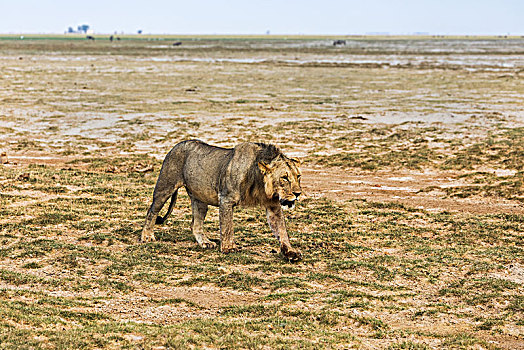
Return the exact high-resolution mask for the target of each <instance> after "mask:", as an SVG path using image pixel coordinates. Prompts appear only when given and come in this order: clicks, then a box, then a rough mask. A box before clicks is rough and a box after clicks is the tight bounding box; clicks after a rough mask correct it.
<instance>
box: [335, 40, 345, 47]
mask: <svg viewBox="0 0 524 350" xmlns="http://www.w3.org/2000/svg"><path fill="white" fill-rule="evenodd" d="M338 45H346V40H335V41H333V46H338Z"/></svg>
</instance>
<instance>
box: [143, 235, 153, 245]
mask: <svg viewBox="0 0 524 350" xmlns="http://www.w3.org/2000/svg"><path fill="white" fill-rule="evenodd" d="M140 241H141V242H142V243H149V242H154V241H156V238H155V236H154V235H142V238H140Z"/></svg>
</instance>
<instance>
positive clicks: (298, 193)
mask: <svg viewBox="0 0 524 350" xmlns="http://www.w3.org/2000/svg"><path fill="white" fill-rule="evenodd" d="M301 193H302V192H293V194H294V195H295V197H297V198H298V196H300V194H301Z"/></svg>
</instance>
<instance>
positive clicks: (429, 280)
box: [0, 39, 524, 349]
mask: <svg viewBox="0 0 524 350" xmlns="http://www.w3.org/2000/svg"><path fill="white" fill-rule="evenodd" d="M0 45H1V47H2V57H0V71H2V72H3V74H2V76H1V77H0V102H1V103H0V153H2V152H5V153H6V156H4V162H7V163H6V164H3V165H0V195H1V196H0V200H1V202H0V204H1V211H0V215H1V216H0V233H1V235H0V238H1V240H2V241H1V242H2V245H3V248H1V249H0V302H1V303H0V304H1V305H0V315H1V316H2V319H3V321H1V322H0V343H1V344H5V345H3V346H5V347H6V348H18V347H20V346H22V347H36V348H49V347H50V348H60V347H62V348H64V347H65V348H81V347H84V348H121V347H129V348H134V347H143V348H188V347H189V348H202V347H207V348H268V349H269V348H296V347H304V348H364V349H368V348H369V349H374V348H377V349H378V348H391V349H400V348H409V349H424V348H475V349H480V348H494V349H495V348H507V349H515V348H519V347H524V338H523V337H524V329H523V327H524V325H523V323H522V319H523V318H522V316H523V312H524V309H523V302H524V300H523V299H522V294H523V291H524V286H523V283H524V268H523V266H524V261H523V254H522V253H523V250H522V249H523V247H522V239H523V237H522V232H523V231H524V226H523V222H524V221H523V215H524V206H523V203H524V187H523V176H524V174H523V169H524V153H523V152H524V114H523V112H522V111H523V109H522V107H523V101H524V99H523V98H522V97H523V96H524V84H522V77H523V73H522V72H523V69H524V58H523V57H524V52H522V39H511V40H502V39H492V40H470V39H461V40H459V39H456V40H429V39H428V40H411V39H402V40H400V39H399V40H365V39H361V40H354V41H349V43H348V45H347V46H345V47H336V48H335V47H332V45H331V41H329V40H327V39H318V40H299V39H293V40H277V39H274V40H247V39H242V40H240V39H239V40H200V41H187V42H186V41H184V42H183V45H181V46H179V47H178V46H177V47H173V46H172V45H170V43H169V42H168V41H167V42H166V41H122V42H120V43H109V42H106V41H103V42H102V41H97V42H94V43H93V42H83V41H71V40H34V41H13V40H10V41H7V40H3V41H0ZM188 138H199V139H201V140H204V141H207V142H210V143H213V144H216V145H219V146H224V147H231V146H234V145H235V144H237V143H239V142H244V141H263V142H271V143H275V144H277V145H279V146H281V147H282V148H283V149H284V151H285V152H286V153H287V154H289V155H293V156H297V157H300V158H302V160H303V161H304V165H303V167H302V169H303V187H304V192H305V198H304V200H303V202H302V203H301V204H300V205H299V206H298V207H297V209H296V210H295V211H294V212H289V213H287V222H288V226H289V230H290V232H291V235H292V237H293V238H292V239H293V244H295V245H296V246H298V247H299V248H300V249H301V250H302V251H303V253H304V261H303V262H301V263H299V264H289V263H287V262H285V261H284V260H283V259H282V257H281V256H280V255H279V254H278V252H277V249H276V243H275V242H274V241H273V239H272V237H271V235H270V234H269V229H268V228H267V224H265V222H264V215H263V213H260V211H258V210H256V209H246V210H241V211H239V212H238V213H237V218H236V219H235V226H236V232H237V233H236V237H237V241H238V243H239V244H240V246H241V247H242V251H241V252H239V253H235V254H231V255H227V256H225V255H222V254H220V253H219V252H218V251H204V250H201V249H199V248H198V247H197V246H196V244H195V242H194V240H193V238H192V236H191V233H190V231H189V224H190V221H191V218H190V209H189V201H188V198H187V197H186V196H182V198H181V200H180V203H179V204H177V207H176V208H175V210H174V213H173V216H172V217H173V218H172V219H170V221H169V222H168V223H167V224H166V225H163V226H160V227H157V228H156V229H155V230H156V233H157V238H158V239H159V242H157V243H151V244H140V243H139V242H138V237H139V232H140V228H141V225H142V220H143V216H144V214H145V210H146V209H147V206H148V205H149V201H150V196H151V192H152V189H153V186H154V183H155V180H156V175H157V172H158V170H159V167H160V164H161V160H162V158H163V156H164V155H165V154H166V153H167V152H168V151H169V149H170V148H171V147H172V146H173V145H174V144H176V143H177V142H179V141H182V140H185V139H188ZM217 214H218V213H217V211H216V210H210V213H209V215H208V218H207V220H206V226H207V227H208V230H209V232H210V233H209V235H210V238H211V239H214V240H218V239H219V234H218V215H217Z"/></svg>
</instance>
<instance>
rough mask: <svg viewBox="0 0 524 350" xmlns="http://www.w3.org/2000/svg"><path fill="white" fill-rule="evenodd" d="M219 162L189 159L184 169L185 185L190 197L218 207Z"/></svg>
mask: <svg viewBox="0 0 524 350" xmlns="http://www.w3.org/2000/svg"><path fill="white" fill-rule="evenodd" d="M218 163H219V162H217V161H216V160H215V161H214V162H209V161H206V160H205V159H197V160H191V159H187V160H186V164H185V167H184V185H185V187H186V190H187V191H188V193H189V195H190V196H193V197H195V198H196V199H198V200H199V201H201V202H204V203H206V204H209V205H214V206H218V193H217V188H218V186H217V181H218V180H217V179H218V176H217V174H218V173H219V168H220V167H219V164H218Z"/></svg>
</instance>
